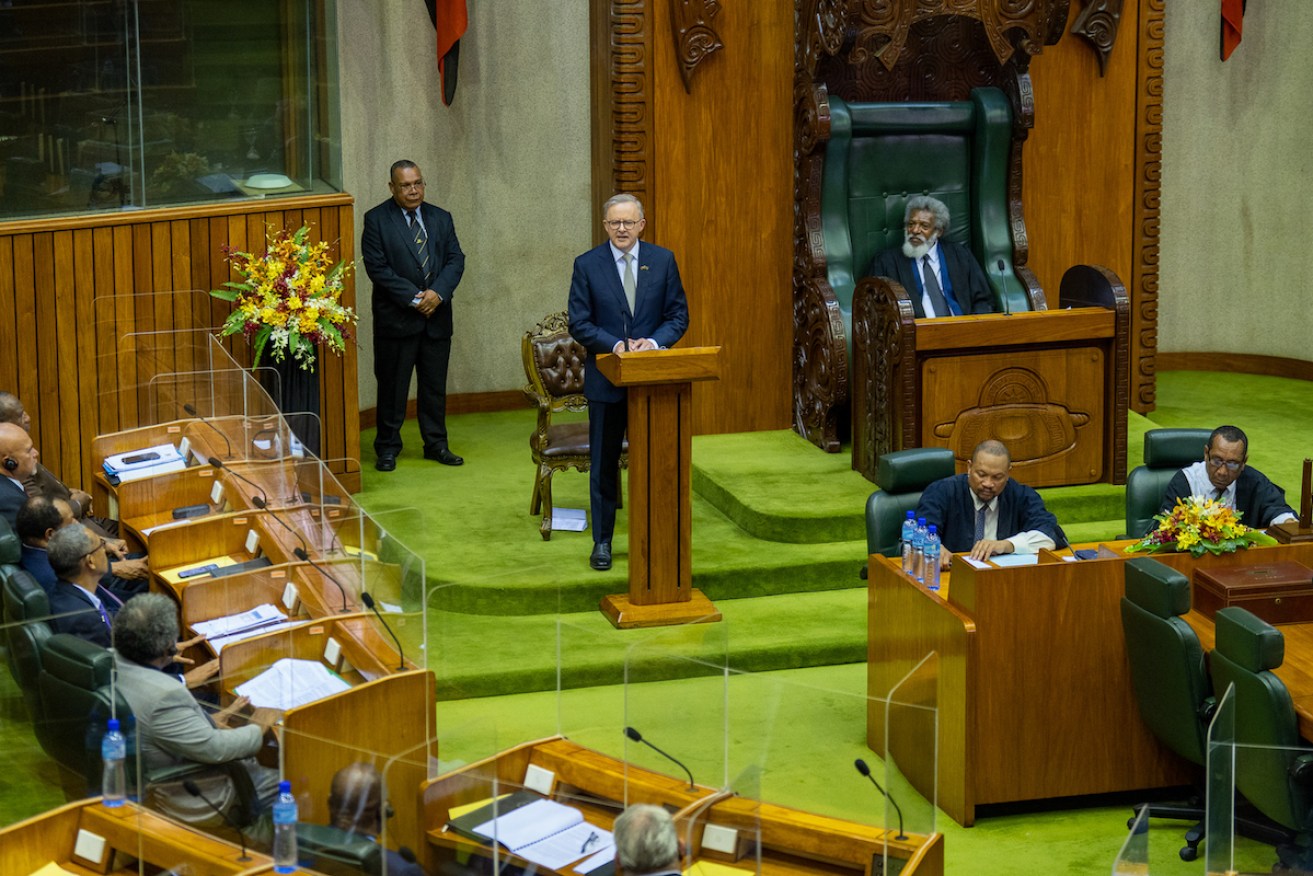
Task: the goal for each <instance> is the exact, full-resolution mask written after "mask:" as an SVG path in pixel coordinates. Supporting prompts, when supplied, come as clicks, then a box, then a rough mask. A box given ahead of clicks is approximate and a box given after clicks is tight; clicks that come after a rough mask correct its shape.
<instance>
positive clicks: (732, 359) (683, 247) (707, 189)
mask: <svg viewBox="0 0 1313 876" xmlns="http://www.w3.org/2000/svg"><path fill="white" fill-rule="evenodd" d="M647 14H648V16H649V18H650V19H651V21H650V22H649V24H648V26H647V31H648V32H649V33H651V34H652V42H651V45H652V57H651V59H650V63H649V64H648V68H647V84H648V87H649V93H650V98H649V101H648V107H649V108H650V111H651V123H652V125H651V133H652V136H651V139H650V143H649V150H648V155H649V162H648V171H649V173H650V179H649V183H648V187H649V192H650V194H649V198H650V200H651V203H652V204H653V205H654V212H655V213H656V215H657V216H658V217H659V218H660V222H659V224H658V225H657V227H656V228H655V229H653V228H651V227H649V230H648V235H647V236H648V237H650V238H651V239H652V240H654V241H655V242H657V243H660V244H661V245H663V246H667V247H669V248H670V249H672V250H674V252H675V254H676V256H677V258H678V259H679V265H680V271H681V274H682V277H683V280H684V286H685V289H686V290H687V291H688V295H689V311H690V323H689V331H688V333H687V335H686V336H685V339H684V341H683V343H684V344H685V345H689V346H700V345H720V346H721V348H722V351H721V379H720V380H719V381H717V382H716V383H712V384H703V385H700V386H698V387H697V389H696V390H695V391H694V393H693V422H694V429H695V431H696V432H697V433H700V434H704V433H714V432H733V431H749V430H758V429H783V428H787V427H788V425H789V423H790V421H791V388H792V384H791V380H790V374H791V367H792V364H791V363H792V359H791V354H792V287H791V279H790V278H791V271H792V251H791V247H792V239H793V226H792V221H793V210H792V202H793V165H792V148H793V146H792V143H793V110H792V77H793V27H794V21H793V10H792V8H791V6H790V5H789V4H784V3H754V4H741V5H733V6H726V7H724V8H723V9H722V10H721V12H720V14H719V15H717V16H716V18H715V28H716V32H717V33H718V34H719V35H720V38H721V40H722V41H723V43H724V45H725V48H724V50H722V51H719V52H716V53H715V54H714V55H712V56H711V57H710V58H708V59H707V60H706V61H705V63H703V64H701V65H700V66H699V67H698V68H697V75H696V76H695V77H693V79H692V83H691V88H690V89H689V91H685V88H684V81H683V77H682V75H681V74H680V68H679V63H678V55H677V51H676V46H675V37H674V33H675V29H674V27H673V25H672V21H671V15H672V10H671V5H670V4H668V3H662V2H649V3H648V4H647Z"/></svg>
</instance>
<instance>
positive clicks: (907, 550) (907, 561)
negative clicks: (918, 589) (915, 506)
mask: <svg viewBox="0 0 1313 876" xmlns="http://www.w3.org/2000/svg"><path fill="white" fill-rule="evenodd" d="M915 535H916V512H915V511H908V512H907V519H906V520H904V521H903V535H902V538H900V539H899V540H898V544H899V548H900V549H901V550H902V554H903V574H904V575H910V574H912V538H913V536H915Z"/></svg>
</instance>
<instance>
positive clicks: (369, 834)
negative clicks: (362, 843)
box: [328, 762, 424, 876]
mask: <svg viewBox="0 0 1313 876" xmlns="http://www.w3.org/2000/svg"><path fill="white" fill-rule="evenodd" d="M388 815H389V816H390V815H391V812H389V813H388ZM383 817H384V813H383V778H382V776H380V775H379V773H378V770H377V769H375V768H374V767H373V766H372V765H371V764H367V763H362V762H357V763H352V764H348V765H346V766H344V767H342V769H340V770H338V771H337V773H336V774H334V776H333V785H332V787H331V789H330V790H329V792H328V823H329V825H330V826H332V827H335V828H337V829H338V830H341V831H346V832H347V833H353V834H356V835H358V836H361V837H364V838H365V839H368V840H370V841H371V842H374V843H377V842H378V837H379V834H381V833H382V832H383ZM383 854H384V856H385V857H386V861H385V862H384V863H385V864H386V866H385V868H384V870H383V872H385V873H388V874H401V876H423V874H424V870H423V868H421V867H420V866H419V864H418V863H416V862H415V860H414V855H413V854H412V855H411V856H410V857H409V858H407V857H405V856H403V855H402V854H400V853H399V852H395V851H393V850H392V849H384V850H383Z"/></svg>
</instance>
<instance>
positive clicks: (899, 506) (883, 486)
mask: <svg viewBox="0 0 1313 876" xmlns="http://www.w3.org/2000/svg"><path fill="white" fill-rule="evenodd" d="M954 471H955V469H954V464H953V451H951V450H949V449H948V448H947V447H914V448H911V449H909V450H897V451H894V452H893V453H886V454H885V455H884V456H881V457H880V467H879V470H878V472H877V474H876V478H875V484H876V486H878V487H879V488H880V489H878V490H876V491H875V492H874V493H872V494H871V495H870V497H869V498H868V499H867V500H866V552H867V553H868V554H883V555H884V556H886V557H894V556H898V551H899V544H898V543H899V541H900V540H901V539H902V534H903V520H904V519H906V517H907V512H908V511H914V510H916V506H917V503H919V502H920V501H921V493H922V492H923V491H924V490H925V488H926V487H928V486H930V484H932V483H934V482H935V481H937V480H939V479H940V478H946V477H951V476H952V475H953V474H954Z"/></svg>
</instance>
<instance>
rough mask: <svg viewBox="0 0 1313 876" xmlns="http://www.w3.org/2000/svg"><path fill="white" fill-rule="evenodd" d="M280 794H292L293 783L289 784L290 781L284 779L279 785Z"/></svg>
mask: <svg viewBox="0 0 1313 876" xmlns="http://www.w3.org/2000/svg"><path fill="white" fill-rule="evenodd" d="M278 793H279V794H290V793H292V783H291V782H289V781H287V780H286V779H284V780H283V781H281V782H279V783H278Z"/></svg>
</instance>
